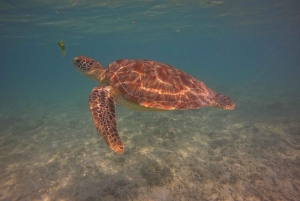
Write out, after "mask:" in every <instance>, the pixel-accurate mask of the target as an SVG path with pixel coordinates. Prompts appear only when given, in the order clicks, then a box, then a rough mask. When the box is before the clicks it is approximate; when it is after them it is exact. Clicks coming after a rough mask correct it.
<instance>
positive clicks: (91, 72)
mask: <svg viewBox="0 0 300 201" xmlns="http://www.w3.org/2000/svg"><path fill="white" fill-rule="evenodd" d="M73 66H74V67H75V69H76V70H77V71H78V72H79V73H80V74H82V75H84V76H86V77H88V78H92V79H94V80H96V81H98V82H102V81H103V79H104V78H105V69H104V68H103V67H102V65H101V64H100V63H99V62H97V61H95V60H94V59H91V58H88V57H85V56H77V57H74V59H73Z"/></svg>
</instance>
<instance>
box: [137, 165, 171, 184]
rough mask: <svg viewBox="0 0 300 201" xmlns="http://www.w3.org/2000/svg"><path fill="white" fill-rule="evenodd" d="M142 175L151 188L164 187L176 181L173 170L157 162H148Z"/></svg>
mask: <svg viewBox="0 0 300 201" xmlns="http://www.w3.org/2000/svg"><path fill="white" fill-rule="evenodd" d="M140 173H141V175H142V177H143V178H144V179H146V182H147V184H148V185H149V186H162V185H165V184H167V183H170V182H171V181H172V180H173V179H174V174H173V172H172V170H171V169H170V168H169V167H165V166H163V165H162V164H159V163H158V162H157V161H155V160H148V161H146V162H145V163H144V165H143V166H142V168H141V169H140Z"/></svg>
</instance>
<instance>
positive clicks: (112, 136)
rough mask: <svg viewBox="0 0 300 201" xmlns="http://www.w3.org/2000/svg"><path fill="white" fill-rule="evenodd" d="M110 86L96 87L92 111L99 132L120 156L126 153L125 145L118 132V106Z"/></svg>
mask: <svg viewBox="0 0 300 201" xmlns="http://www.w3.org/2000/svg"><path fill="white" fill-rule="evenodd" d="M110 90H111V87H110V86H107V87H101V86H98V87H95V88H94V89H93V90H92V91H91V93H90V98H89V104H90V111H91V114H92V117H93V120H94V124H95V127H96V129H97V131H98V132H99V133H100V134H101V136H102V137H103V139H104V140H105V142H106V144H107V145H108V146H109V147H110V148H111V149H112V150H114V151H115V152H117V153H118V154H122V153H123V152H124V146H123V143H122V142H121V140H120V137H119V135H118V131H117V122H116V115H115V111H116V105H115V102H114V100H113V98H112V96H111V95H110V93H109V91H110Z"/></svg>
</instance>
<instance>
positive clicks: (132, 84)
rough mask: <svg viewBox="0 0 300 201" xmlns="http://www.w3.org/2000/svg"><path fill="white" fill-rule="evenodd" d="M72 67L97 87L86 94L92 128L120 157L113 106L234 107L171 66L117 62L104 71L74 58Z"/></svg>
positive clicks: (91, 62) (151, 108) (121, 149)
mask: <svg viewBox="0 0 300 201" xmlns="http://www.w3.org/2000/svg"><path fill="white" fill-rule="evenodd" d="M73 65H74V67H75V68H76V70H78V71H79V72H80V73H81V74H83V75H85V76H87V77H89V78H92V79H94V80H96V81H98V82H99V83H100V86H97V87H95V88H94V89H93V90H92V92H91V93H90V98H89V104H90V111H91V114H92V117H93V120H94V124H95V127H96V129H97V130H98V132H99V133H100V134H101V136H102V137H103V139H104V141H105V142H106V143H107V145H108V146H109V147H110V148H111V149H112V150H114V151H115V152H117V153H119V154H122V153H123V152H124V145H123V143H122V142H121V140H120V137H119V135H118V131H117V122H116V116H115V109H116V108H115V103H118V104H120V105H123V106H125V107H127V108H130V109H136V110H146V111H155V110H156V111H158V110H161V111H162V110H186V109H197V108H201V107H207V106H208V107H217V108H222V109H225V110H232V109H234V106H235V103H234V102H232V101H231V100H230V98H228V97H227V96H224V95H221V94H217V93H216V92H215V91H213V90H211V89H210V88H208V87H207V86H206V85H205V84H204V83H203V82H201V81H199V80H197V79H195V78H194V77H192V76H190V75H188V74H187V73H185V72H183V71H180V70H178V69H176V68H174V67H172V66H169V65H166V64H163V63H159V62H155V61H150V60H127V59H122V60H117V61H114V62H112V63H111V64H109V66H108V67H107V68H106V69H104V68H103V67H102V65H101V64H100V63H99V62H97V61H95V60H93V59H90V58H88V57H84V56H78V57H75V58H74V59H73Z"/></svg>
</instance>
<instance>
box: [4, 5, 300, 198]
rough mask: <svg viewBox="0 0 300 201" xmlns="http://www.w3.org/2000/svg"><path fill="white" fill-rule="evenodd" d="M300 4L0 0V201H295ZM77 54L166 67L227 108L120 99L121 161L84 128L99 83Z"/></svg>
mask: <svg viewBox="0 0 300 201" xmlns="http://www.w3.org/2000/svg"><path fill="white" fill-rule="evenodd" d="M299 9H300V3H299V2H298V1H296V0H273V1H268V0H263V1H256V0H255V1H244V0H242V1H223V0H221V1H207V0H206V1H192V0H191V1H172V3H170V2H169V1H126V3H125V2H124V1H114V2H110V1H79V0H78V1H55V0H53V1H26V2H25V1H19V0H12V1H4V0H0V44H1V45H0V55H1V59H0V95H1V96H0V97H1V100H0V111H1V112H0V144H1V146H0V147H1V148H0V150H1V151H0V162H1V164H0V172H1V175H2V176H1V177H0V200H34V199H36V200H47V199H48V200H58V199H65V200H124V199H125V200H220V199H224V200H299V199H300V193H299V192H300V162H299V161H300V156H299V154H300V153H299V149H300V123H299V119H300V109H299V108H300V103H299V102H300V79H299V75H300V68H299V67H300V40H299V36H300V26H299V25H300V15H299ZM60 40H63V42H64V44H65V46H66V55H65V57H62V55H61V51H60V49H59V47H58V45H57V43H58V42H59V41H60ZM78 55H84V56H88V57H91V58H94V59H95V60H97V61H99V62H100V63H101V64H102V65H103V66H107V65H108V64H109V63H110V62H112V61H114V60H117V59H120V58H128V59H149V60H155V61H159V62H163V63H166V64H169V65H172V66H174V67H176V68H178V69H180V70H183V71H185V72H187V73H189V74H191V75H192V76H194V77H195V78H197V79H199V80H201V81H203V82H204V83H205V84H206V85H208V86H209V87H210V88H212V89H213V90H215V91H217V92H218V93H221V94H225V95H227V96H229V97H230V98H231V99H232V100H233V101H234V102H235V103H236V108H235V109H234V110H233V111H221V110H216V109H206V108H205V109H200V110H199V111H198V110H197V111H185V112H178V113H176V112H171V113H170V112H169V113H168V112H167V113H159V114H158V113H147V112H135V111H131V110H127V109H124V108H122V107H120V106H118V108H117V110H118V111H117V118H118V121H119V122H118V127H119V132H120V135H121V138H124V140H123V141H124V142H125V145H126V144H127V145H128V146H127V147H128V148H126V149H125V153H126V152H127V154H125V155H124V156H121V158H120V156H119V155H116V154H114V153H112V152H111V151H110V150H109V149H108V148H107V147H106V145H105V143H104V142H103V140H102V139H100V137H99V136H97V133H96V131H95V129H94V127H93V122H92V119H91V117H90V115H89V108H88V102H87V100H88V95H89V93H90V91H91V89H92V88H93V87H94V86H96V85H97V83H95V82H94V81H92V80H88V79H87V78H84V77H82V76H81V75H80V74H78V73H77V72H76V71H75V69H74V68H73V66H72V63H71V62H72V59H73V58H74V57H75V56H78ZM157 119H159V120H161V121H166V122H165V123H161V121H158V122H157ZM172 122H173V123H172ZM141 132H142V133H147V135H144V136H143V135H142V134H141ZM157 133H162V134H161V135H160V134H157ZM156 134H157V135H156ZM122 135H123V136H122ZM170 135H171V136H172V137H170ZM139 136H140V137H139ZM153 136H154V137H153ZM207 136H208V137H207ZM169 137H170V139H171V141H170V139H169ZM225 138H226V140H225ZM137 139H138V140H137ZM172 139H175V140H173V141H172ZM68 143H70V144H68ZM165 143H167V144H165ZM168 143H172V146H171V145H170V146H168ZM185 143H187V144H185ZM194 143H195V144H194ZM224 143H225V144H224ZM141 144H142V145H141ZM183 144H185V145H186V146H181V145H183ZM240 144H241V145H240ZM194 145H195V146H194ZM237 145H239V146H238V147H235V146H237ZM189 146H190V147H189ZM145 147H146V148H145ZM197 147H198V148H197ZM205 147H206V148H205ZM230 147H233V148H232V149H230ZM77 149H78V150H77ZM219 149H221V150H222V151H220V152H218V150H219ZM74 150H75V151H74ZM76 150H77V151H76ZM82 150H84V151H82ZM226 150H227V151H226ZM228 150H230V151H228ZM75 152H76V153H75ZM169 152H170V153H171V152H172V154H171V156H169V155H168V154H167V153H169ZM74 153H75V154H74ZM203 153H204V155H203ZM239 153H242V154H240V155H239ZM92 156H93V157H92ZM71 159H72V160H71ZM243 160H246V162H245V161H244V162H236V161H243ZM124 161H125V162H124ZM162 161H165V162H162ZM195 161H196V162H195ZM197 161H198V162H197ZM249 161H250V162H249ZM235 162H236V163H238V165H235ZM31 164H35V165H31ZM53 164H54V165H53ZM89 164H93V165H89ZM149 164H150V165H149ZM151 164H152V165H153V164H158V165H157V167H156V166H155V165H154V166H153V168H152V169H151V168H150V169H147V167H150V166H151ZM75 167H78V169H76V168H75ZM217 167H219V168H220V170H215V169H214V168H217ZM222 167H224V168H225V167H226V168H225V169H224V168H223V169H222ZM131 168H132V169H131ZM143 169H146V171H143ZM108 170H109V171H108ZM49 171H50V173H49ZM197 171H198V173H197V174H196V176H195V172H197ZM247 171H249V172H247ZM46 172H48V173H46ZM149 172H150V173H151V174H150V173H149ZM157 172H172V174H171V173H166V174H163V175H160V174H159V173H157ZM216 172H217V173H218V174H216ZM283 172H284V173H283ZM148 173H149V174H148ZM231 173H236V174H235V175H234V176H232V175H231ZM27 174H29V175H30V176H29V177H27V176H26V175H27ZM228 174H229V175H231V176H228ZM157 175H158V176H157ZM166 175H167V176H166ZM170 175H171V176H170ZM189 175H192V176H189ZM197 175H198V176H197ZM199 175H200V176H199ZM207 175H210V176H207ZM216 175H219V176H216ZM265 175H267V176H265ZM119 178H121V179H119ZM195 178H196V179H195ZM197 178H198V179H197ZM199 178H200V179H199ZM226 178H227V180H226ZM228 178H229V179H228ZM156 181H157V182H156ZM89 183H90V184H89ZM212 186H215V187H212ZM216 186H217V187H216ZM88 189H94V190H88ZM97 189H98V190H97ZM228 189H229V190H228ZM228 191H230V192H231V194H230V193H228ZM226 192H227V193H226ZM276 192H277V193H276Z"/></svg>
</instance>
